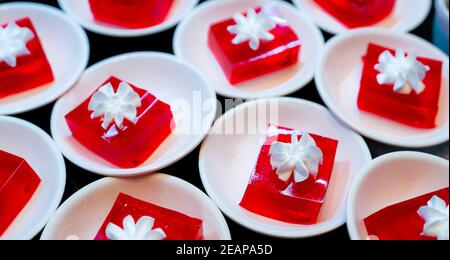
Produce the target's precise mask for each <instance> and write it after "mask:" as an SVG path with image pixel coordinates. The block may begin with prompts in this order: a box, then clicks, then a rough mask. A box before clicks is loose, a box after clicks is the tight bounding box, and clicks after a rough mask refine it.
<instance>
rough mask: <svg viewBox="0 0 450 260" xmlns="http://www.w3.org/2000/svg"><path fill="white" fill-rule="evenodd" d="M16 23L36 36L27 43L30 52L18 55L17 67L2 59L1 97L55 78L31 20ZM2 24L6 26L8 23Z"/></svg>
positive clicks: (38, 85) (40, 84) (0, 70)
mask: <svg viewBox="0 0 450 260" xmlns="http://www.w3.org/2000/svg"><path fill="white" fill-rule="evenodd" d="M15 23H16V24H17V26H19V27H22V28H28V29H30V30H31V32H32V33H33V36H34V37H33V38H32V39H31V40H30V41H28V43H27V45H26V46H27V49H28V50H29V52H30V54H28V55H21V56H19V57H17V64H16V67H11V66H9V65H8V64H6V62H4V61H0V98H3V97H7V96H11V95H14V94H18V93H21V92H24V91H27V90H31V89H34V88H37V87H41V86H43V85H46V84H49V83H51V82H53V80H54V77H53V72H52V69H51V67H50V64H49V62H48V60H47V57H46V55H45V52H44V49H43V48H42V45H41V41H40V39H39V36H38V34H37V32H36V29H35V28H34V26H33V23H32V22H31V20H30V19H29V18H24V19H20V20H17V21H15ZM2 26H3V27H4V28H5V27H6V26H7V24H4V25H2Z"/></svg>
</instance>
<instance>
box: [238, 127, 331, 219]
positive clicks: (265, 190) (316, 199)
mask: <svg viewBox="0 0 450 260" xmlns="http://www.w3.org/2000/svg"><path fill="white" fill-rule="evenodd" d="M280 129H284V130H289V132H290V130H291V129H286V128H280ZM291 135H292V132H291V133H289V134H287V133H282V134H279V135H277V136H273V137H266V140H265V143H264V145H263V146H262V148H261V152H260V154H259V158H258V162H257V164H256V167H255V170H254V172H253V174H252V176H251V178H250V183H249V185H248V187H247V190H246V192H245V195H244V198H243V199H242V202H241V204H240V205H241V207H243V208H245V209H247V210H248V211H250V212H253V213H255V214H258V215H261V216H265V217H268V218H271V219H275V220H279V221H283V222H287V223H292V224H303V225H309V224H315V223H317V219H318V217H319V214H320V210H321V208H322V205H323V202H324V199H325V195H326V192H327V189H328V185H329V182H330V178H331V175H332V172H333V167H334V160H335V155H336V150H337V146H338V141H336V140H332V139H329V138H326V137H322V136H318V135H311V136H312V137H313V139H314V140H315V141H316V144H317V146H318V147H319V148H320V149H321V150H322V153H323V156H324V157H323V159H324V161H323V164H322V165H320V166H319V172H318V175H317V178H316V179H314V178H313V177H311V176H310V177H309V179H307V180H306V181H304V182H301V183H295V182H294V179H293V176H292V177H291V179H290V180H289V181H288V182H284V181H282V180H280V179H279V178H278V175H277V174H276V171H275V170H274V169H273V167H272V165H271V163H270V155H269V151H270V147H271V145H272V143H274V142H275V141H278V142H284V143H290V141H291ZM300 138H301V136H299V139H300Z"/></svg>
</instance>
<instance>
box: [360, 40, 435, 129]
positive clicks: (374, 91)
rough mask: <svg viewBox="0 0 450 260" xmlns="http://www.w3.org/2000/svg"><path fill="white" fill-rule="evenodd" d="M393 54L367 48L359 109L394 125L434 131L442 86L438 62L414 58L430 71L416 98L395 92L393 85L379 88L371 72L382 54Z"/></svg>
mask: <svg viewBox="0 0 450 260" xmlns="http://www.w3.org/2000/svg"><path fill="white" fill-rule="evenodd" d="M386 50H388V51H390V52H391V53H392V54H393V55H394V53H395V52H394V50H391V49H388V48H385V47H381V46H378V45H375V44H369V47H368V50H367V54H366V56H365V57H364V58H363V60H364V68H363V72H362V76H361V88H360V92H359V96H358V107H359V109H361V110H363V111H366V112H369V113H372V114H375V115H378V116H381V117H385V118H388V119H391V120H394V121H397V122H398V123H401V124H405V125H409V126H412V127H417V128H423V129H431V128H434V127H436V122H435V121H436V116H437V113H438V108H439V106H438V105H439V96H440V92H441V84H442V66H443V65H442V62H441V61H437V60H432V59H427V58H421V57H419V58H417V60H418V61H419V62H421V63H423V64H424V65H426V66H428V67H430V70H429V71H428V72H427V74H426V77H425V78H424V80H423V84H424V85H425V90H424V91H423V92H422V93H420V94H417V93H416V92H412V93H410V94H406V95H405V94H402V93H398V92H395V91H394V90H393V89H394V88H393V85H388V84H386V85H380V84H379V83H378V81H377V75H378V74H379V73H380V72H379V71H378V70H376V69H375V65H376V64H378V63H379V56H380V55H381V54H382V53H383V52H384V51H386Z"/></svg>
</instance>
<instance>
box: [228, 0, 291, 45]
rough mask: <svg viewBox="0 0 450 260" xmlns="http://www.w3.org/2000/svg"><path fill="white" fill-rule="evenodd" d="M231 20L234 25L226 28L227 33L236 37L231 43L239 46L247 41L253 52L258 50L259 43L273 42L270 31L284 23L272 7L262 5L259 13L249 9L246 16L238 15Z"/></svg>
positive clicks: (273, 37)
mask: <svg viewBox="0 0 450 260" xmlns="http://www.w3.org/2000/svg"><path fill="white" fill-rule="evenodd" d="M233 19H234V21H235V23H236V25H232V26H229V27H228V31H229V32H230V33H231V34H235V35H236V37H235V38H234V39H233V41H232V43H233V44H241V43H243V42H247V41H249V45H250V48H251V49H252V50H254V51H257V50H258V49H259V47H260V44H261V41H272V40H274V39H275V36H274V35H273V34H272V33H270V31H271V30H273V29H274V28H275V27H276V26H277V24H282V23H285V22H286V21H285V20H284V19H283V18H282V17H281V16H280V15H279V14H278V12H277V9H276V8H275V7H274V6H272V5H264V6H263V7H262V9H261V11H260V12H256V10H255V9H253V8H251V9H249V10H248V11H247V16H245V15H243V14H241V13H238V14H235V15H234V16H233Z"/></svg>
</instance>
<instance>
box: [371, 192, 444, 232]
mask: <svg viewBox="0 0 450 260" xmlns="http://www.w3.org/2000/svg"><path fill="white" fill-rule="evenodd" d="M434 196H437V197H439V198H440V199H442V200H444V201H445V202H446V204H447V206H448V196H449V189H448V188H446V189H442V190H439V191H435V192H432V193H429V194H426V195H423V196H420V197H417V198H413V199H410V200H408V201H404V202H401V203H398V204H395V205H392V206H389V207H387V208H385V209H382V210H380V211H378V212H376V213H374V214H373V215H371V216H369V217H367V218H366V219H365V220H364V222H365V225H366V229H367V232H368V234H369V236H376V237H377V238H379V239H380V240H436V237H428V236H425V235H423V232H424V225H425V223H426V222H425V220H424V218H422V216H420V214H419V209H420V208H421V207H423V206H426V205H427V204H428V202H429V201H430V200H431V199H432V198H433V197H434ZM447 224H448V208H447ZM447 232H448V230H447Z"/></svg>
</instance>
